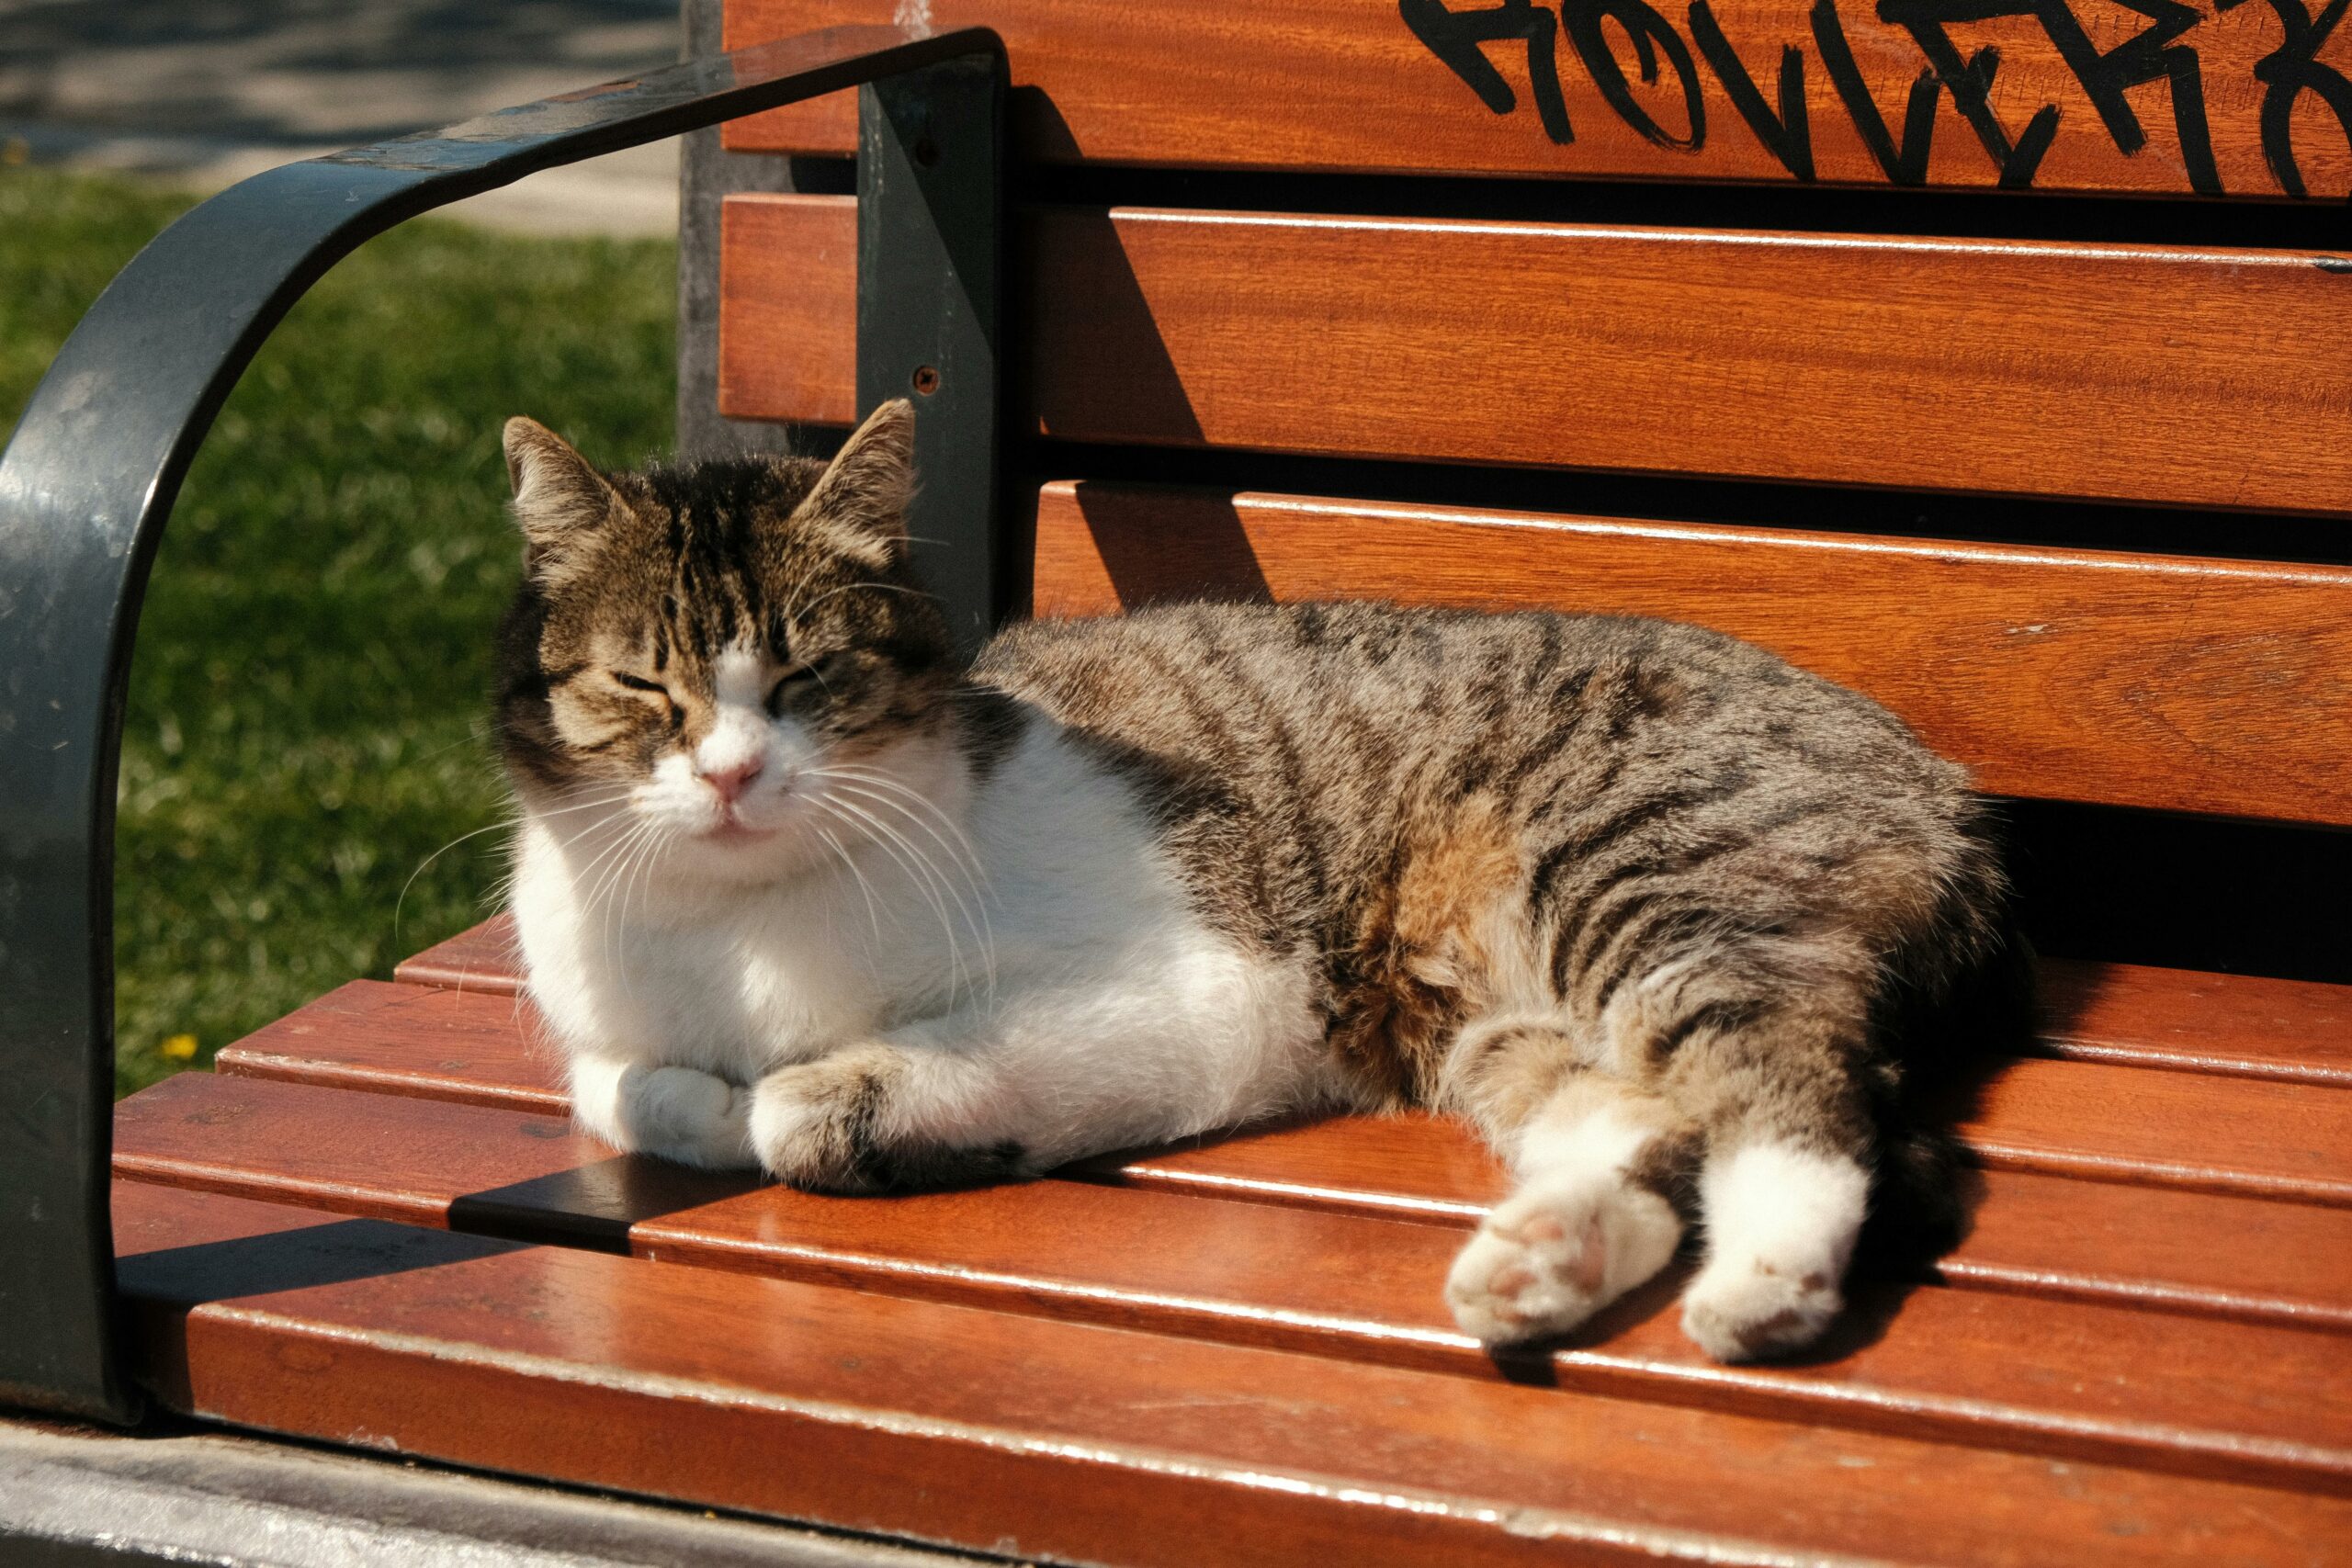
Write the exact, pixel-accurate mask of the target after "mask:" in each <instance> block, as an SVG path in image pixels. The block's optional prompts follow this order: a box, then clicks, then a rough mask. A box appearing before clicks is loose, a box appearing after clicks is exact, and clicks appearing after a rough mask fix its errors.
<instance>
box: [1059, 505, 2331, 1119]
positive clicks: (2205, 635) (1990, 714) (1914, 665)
mask: <svg viewBox="0 0 2352 1568" xmlns="http://www.w3.org/2000/svg"><path fill="white" fill-rule="evenodd" d="M1035 563H1036V564H1035V588H1034V600H1035V609H1036V613H1037V614H1039V615H1104V614H1111V613H1114V612H1116V611H1119V610H1121V609H1127V608H1132V607H1134V606H1136V605H1138V604H1147V603H1149V602H1150V601H1152V600H1155V599H1166V598H1184V597H1198V596H1201V595H1204V594H1207V595H1211V596H1216V597H1227V598H1256V599H1272V600H1275V601H1285V602H1286V601H1294V600H1305V599H1338V598H1392V599H1401V600H1407V601H1409V602H1413V603H1419V604H1455V605H1466V606H1471V607H1476V608H1482V609H1532V608H1544V609H1566V610H1579V611H1591V612H1599V613H1604V614H1611V615H1658V616H1663V617H1665V618H1667V619H1669V620H1682V621H1695V622H1697V623H1699V624H1700V625H1702V626H1712V627H1713V628H1714V629H1716V630H1718V631H1724V632H1729V633H1731V634H1733V635H1734V636H1736V637H1746V638H1747V639H1748V640H1749V641H1752V642H1756V643H1759V644H1761V645H1763V646H1764V647H1766V648H1769V649H1772V650H1773V651H1775V652H1777V653H1779V654H1781V655H1782V656H1783V657H1785V658H1787V659H1789V660H1792V661H1793V662H1795V663H1797V664H1799V665H1801V666H1803V667H1804V668H1805V669H1807V670H1811V671H1814V672H1815V673H1816V674H1819V675H1823V676H1826V677H1827V678H1829V679H1830V680H1833V681H1837V682H1840V683H1842V684H1845V685H1849V686H1852V687H1855V688H1856V689H1858V690H1860V691H1863V692H1866V693H1868V694H1871V696H1874V697H1876V698H1877V699H1878V700H1879V701H1881V702H1883V703H1884V704H1886V705H1888V706H1889V707H1891V708H1893V709H1894V711H1895V712H1896V713H1897V714H1899V715H1900V716H1902V717H1903V718H1904V719H1905V720H1906V721H1907V722H1908V723H1909V724H1910V725H1911V726H1912V728H1915V729H1917V731H1918V732H1919V734H1920V736H1921V738H1922V739H1925V740H1926V741H1927V742H1928V744H1929V745H1930V746H1932V747H1934V748H1935V749H1936V750H1939V751H1941V752H1943V753H1944V754H1946V755H1947V756H1951V757H1953V758H1955V759H1957V760H1958V761H1963V762H1966V763H1967V764H1968V765H1969V766H1970V767H1971V768H1973V770H1974V771H1975V773H1976V777H1977V782H1978V784H1979V785H1980V786H1981V787H1983V788H1985V789H1988V790H1992V791H1995V792H1997V793H2001V794H2007V795H2029V796H2039V797H2043V798H2057V799H2069V800H2088V801H2105V802H2112V803H2116V804H2120V805H2130V806H2142V807H2160V808H2166V809H2172V810H2182V811H2213V812H2225V813H2230V814H2233V815H2237V816H2246V817H2273V818H2298V819H2302V820H2309V821H2318V822H2333V823H2352V570H2346V569H2342V568H2327V567H2302V566H2279V565H2267V564H2258V563H2250V562H2241V561H2217V560H2205V559H2192V558H2177V557H2158V556H2144V555H2130V554H2125V553H2122V552H2106V551H2086V550H2058V549H2042V548H2032V547H2021V546H1995V545H1967V544H1958V543H1946V542H1937V541H1930V540H1913V539H1899V538H1884V537H1874V536H1864V535H1835V534H1809V533H1799V532H1795V531H1791V530H1785V529H1770V528H1737V527H1722V526H1703V525H1676V524H1651V523H1633V522H1622V521H1618V520H1614V519H1609V518H1594V517H1573V516H1556V515H1547V514H1539V513H1499V512H1491V511H1476V510H1471V509H1465V508H1453V507H1432V506H1402V505H1389V504H1381V503H1374V502H1344V501H1326V500H1317V499H1311V498H1304V497H1286V496H1274V495H1258V494H1248V493H1243V494H1234V493H1231V492H1228V491H1198V490H1168V489H1154V488H1147V487H1139V486H1125V485H1114V484H1099V483H1084V484H1074V483H1068V482H1063V483H1054V484H1048V485H1046V487H1045V489H1044V490H1043V491H1042V492H1041V493H1040V495H1039V497H1038V503H1037V525H1036V555H1035ZM2069 974H2071V975H2073V976H2075V977H2074V978H2073V979H2072V980H2070V981H2069V982H2067V985H2066V987H2064V989H2063V991H2062V993H2061V994H2062V995H2064V997H2065V998H2069V1000H2070V1003H2072V1002H2087V1001H2088V1000H2089V999H2090V998H2091V995H2092V993H2088V992H2086V991H2085V989H2084V987H2085V985H2086V984H2088V983H2089V980H2088V976H2087V972H2084V971H2070V972H2069ZM2203 984H2205V983H2203V982H2196V981H2188V982H2178V981H2175V982H2157V981H2154V980H2152V979H2149V978H2146V977H2142V978H2137V979H2130V980H2127V979H2124V978H2123V977H2121V976H2112V975H2110V976H2107V977H2105V978H2103V979H2101V980H2099V981H2098V987H2099V988H2100V990H2101V991H2111V992H2112V993H2113V994H2115V995H2116V996H2117V997H2119V998H2122V997H2136V996H2140V995H2141V994H2142V993H2143V992H2150V990H2151V987H2153V988H2154V991H2155V992H2161V997H2158V996H2157V995H2154V994H2150V995H2148V997H2147V998H2146V999H2145V1001H2144V1002H2143V1003H2123V1004H2122V1005H2124V1006H2126V1007H2127V1008H2133V1009H2136V1010H2131V1011H2128V1012H2127V1013H2126V1015H2125V1016H2127V1017H2129V1018H2130V1019H2131V1020H2133V1021H2134V1024H2135V1027H2138V1028H2142V1029H2144V1028H2146V1027H2148V1026H2150V1025H2152V1024H2154V1019H2155V1017H2156V1016H2158V1015H2159V1014H2160V1013H2162V1012H2164V1011H2166V1010H2171V1009H2173V1008H2174V1007H2176V1006H2177V1007H2178V1008H2179V1009H2180V1010H2181V1012H2180V1015H2179V1017H2178V1018H2177V1019H2176V1020H2175V1021H2174V1023H2173V1025H2172V1026H2171V1027H2172V1028H2173V1030H2174V1031H2176V1033H2174V1034H2172V1035H2170V1036H2168V1037H2169V1038H2172V1039H2173V1040H2174V1042H2175V1047H2176V1048H2177V1045H2178V1043H2179V1041H2178V1035H2177V1031H2182V1030H2187V1029H2191V1028H2195V1029H2199V1030H2201V1029H2204V1028H2206V1027H2207V1026H2208V1023H2207V1015H2208V1013H2209V1012H2210V1013H2211V1015H2212V1022H2214V1023H2217V1024H2222V1027H2223V1028H2225V1029H2226V1028H2228V1027H2229V1025H2228V1023H2227V1022H2225V1020H2236V1019H2239V1018H2242V1017H2243V1018H2248V1019H2250V1018H2251V1017H2252V1016H2254V1015H2253V1014H2249V1013H2248V1012H2247V1009H2248V1008H2249V1007H2252V1008H2254V1009H2255V1010H2256V1013H2258V1012H2259V1010H2260V1008H2261V1007H2263V1006H2270V1005H2276V1006H2283V1007H2285V1008H2286V1009H2287V1011H2286V1013H2285V1014H2284V1015H2283V1016H2284V1017H2285V1018H2287V1019H2291V1020H2294V1021H2296V1022H2295V1023H2294V1025H2293V1027H2295V1028H2296V1030H2297V1032H2298V1034H2299V1035H2300V1036H2301V1037H2305V1038H2309V1039H2311V1040H2312V1041H2314V1042H2325V1043H2327V1044H2328V1045H2329V1046H2330V1047H2332V1048H2333V1053H2332V1058H2331V1062H2332V1065H2331V1068H2330V1070H2331V1071H2334V1072H2336V1073H2345V1072H2352V1007H2347V1006H2346V1003H2345V1001H2344V999H2343V998H2342V997H2341V996H2335V997H2334V998H2332V1000H2329V1001H2326V1002H2322V1001H2321V1000H2320V999H2319V998H2318V997H2317V996H2315V995H2313V994H2312V993H2310V992H2305V993H2292V988H2291V987H2275V986H2273V984H2272V983H2270V982H2254V983H2252V984H2253V985H2254V986H2255V987H2256V988H2258V989H2261V990H2262V993H2263V998H2264V1000H2263V1001H2261V1002H2255V1001H2252V1000H2251V999H2247V1000H2237V1001H2233V1000H2231V999H2229V998H2231V997H2233V995H2234V994H2235V993H2234V992H2233V991H2232V990H2231V988H2230V987H2231V983H2230V982H2226V981H2220V982H2214V983H2213V984H2214V985H2218V986H2220V987H2221V989H2218V990H2216V989H2213V988H2212V987H2211V986H2207V987H2206V988H2205V989H2202V990H2200V989H2199V988H2198V987H2199V986H2200V985H2203ZM2316 989H2317V990H2318V991H2326V992H2332V991H2333V990H2334V988H2333V987H2318V988H2316ZM2290 994H2291V995H2290ZM2209 996H2210V997H2211V998H2212V1000H2213V1005H2212V1007H2211V1008H2210V1009H2208V1008H2207V1007H2205V1006H2204V1002H2205V999H2206V998H2208V997H2209ZM2314 1008H2320V1009H2322V1010H2321V1011H2316V1012H2315V1011H2314V1010H2313V1009H2314ZM2159 1027H2161V1026H2159ZM2092 1028H2093V1032H2109V1033H2111V1032H2113V1029H2112V1027H2111V1025H2109V1024H2104V1023H2094V1024H2093V1025H2092Z"/></svg>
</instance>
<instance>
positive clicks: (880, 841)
mask: <svg viewBox="0 0 2352 1568" xmlns="http://www.w3.org/2000/svg"><path fill="white" fill-rule="evenodd" d="M828 804H829V805H830V806H831V807H833V808H834V809H835V810H836V811H837V812H841V813H847V814H848V816H847V817H845V818H843V820H844V823H845V824H848V823H850V822H851V821H852V819H853V818H854V822H855V823H862V824H863V825H864V827H865V839H866V841H867V842H869V843H872V844H874V845H875V846H876V848H878V849H880V850H881V851H882V852H884V853H886V854H888V855H889V856H890V858H891V859H892V860H893V861H895V862H896V863H898V865H899V869H900V870H901V871H902V872H904V873H905V874H906V875H907V880H908V883H909V885H910V886H912V887H913V888H914V889H915V890H916V891H917V892H918V893H920V894H921V895H922V897H923V899H924V900H925V901H926V902H927V903H929V904H930V906H931V908H932V912H933V914H934V915H936V916H937V917H938V919H939V927H940V931H941V932H942V933H943V934H944V936H945V937H946V939H947V964H948V990H949V994H950V995H951V996H953V995H954V993H955V989H956V987H957V986H959V985H962V986H966V987H968V985H969V970H968V968H967V965H966V964H965V963H964V956H963V949H962V946H961V944H960V943H958V942H957V941H956V925H955V921H954V920H952V919H950V918H949V917H948V913H947V902H946V899H945V898H944V897H941V892H940V890H941V888H942V887H944V886H945V885H944V879H943V878H941V877H940V876H939V874H938V872H937V870H936V868H934V867H933V865H932V864H931V863H930V860H929V859H928V857H926V856H925V855H923V854H922V852H921V851H920V849H918V848H917V847H916V846H915V845H913V844H912V843H910V842H909V841H908V840H906V838H905V837H904V836H903V835H901V834H899V832H897V831H896V830H895V829H892V828H890V827H889V826H888V824H886V823H884V822H882V821H881V820H880V819H879V818H876V817H875V816H873V815H872V814H871V813H870V812H867V811H865V810H864V809H863V808H861V807H857V806H854V805H852V804H851V803H850V802H848V801H845V800H840V799H834V800H832V801H830V802H828ZM949 891H950V892H951V893H952V891H953V890H952V889H949ZM958 902H959V903H960V900H959V901H958Z"/></svg>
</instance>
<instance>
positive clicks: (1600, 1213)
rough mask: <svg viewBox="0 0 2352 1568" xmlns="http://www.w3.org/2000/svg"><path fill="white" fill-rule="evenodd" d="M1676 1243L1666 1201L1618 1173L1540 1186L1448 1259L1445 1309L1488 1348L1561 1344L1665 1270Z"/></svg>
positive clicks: (1514, 1199)
mask: <svg viewBox="0 0 2352 1568" xmlns="http://www.w3.org/2000/svg"><path fill="white" fill-rule="evenodd" d="M1681 1240H1682V1222H1681V1220H1680V1219H1679V1218H1678V1217H1677V1216H1676V1215H1675V1213H1674V1211H1673V1209H1672V1208H1671V1207H1669V1206H1668V1203H1667V1201H1665V1200H1664V1199H1663V1198H1660V1197H1659V1196H1658V1195H1657V1193H1655V1192H1652V1191H1650V1190H1647V1189H1646V1188H1642V1187H1637V1186H1635V1185H1634V1184H1633V1183H1631V1182H1628V1181H1627V1180H1625V1179H1624V1178H1623V1176H1622V1175H1620V1174H1618V1173H1616V1172H1614V1171H1609V1172H1584V1171H1579V1172H1574V1173H1566V1174H1562V1175H1558V1176H1554V1177H1552V1178H1550V1179H1544V1178H1538V1179H1536V1180H1534V1181H1532V1182H1531V1183H1530V1184H1529V1185H1527V1186H1526V1187H1524V1188H1521V1190H1519V1191H1517V1192H1514V1193H1512V1194H1511V1195H1510V1197H1509V1198H1508V1199H1506V1200H1504V1201H1502V1202H1501V1203H1500V1204H1498V1205H1497V1207H1496V1208H1495V1210H1494V1212H1493V1213H1490V1214H1488V1215H1487V1220H1486V1223H1485V1224H1482V1225H1480V1226H1479V1227H1478V1233H1477V1235H1474V1236H1472V1237H1471V1238H1470V1243H1469V1245H1468V1246H1466V1247H1464V1248H1463V1249H1462V1251H1461V1253H1460V1254H1459V1255H1458V1256H1457V1257H1456V1258H1454V1260H1453V1270H1452V1272H1451V1273H1450V1274H1449V1275H1448V1276H1447V1278H1446V1282H1445V1299H1446V1303H1447V1304H1448V1305H1449V1306H1451V1307H1452V1308H1453V1319H1454V1322H1455V1323H1457V1324H1459V1325H1461V1328H1462V1331H1463V1332H1464V1334H1468V1335H1471V1336H1473V1337H1476V1338H1477V1339H1479V1340H1480V1341H1482V1342H1483V1343H1485V1344H1487V1345H1490V1346H1491V1345H1512V1344H1518V1343H1521V1342H1522V1341H1526V1340H1531V1339H1541V1338H1545V1337H1550V1336H1552V1335H1555V1334H1565V1333H1566V1332H1567V1331H1568V1330H1570V1329H1572V1328H1575V1327H1577V1325H1580V1324H1582V1323H1583V1322H1584V1320H1585V1319H1587V1318H1588V1317H1590V1316H1591V1315H1592V1314H1594V1313H1596V1312H1598V1311H1600V1309H1601V1308H1602V1307H1604V1306H1607V1305H1608V1304H1609V1303H1611V1302H1612V1301H1615V1300H1616V1299H1617V1298H1618V1297H1619V1296H1621V1295H1623V1294H1624V1293H1625V1292H1627V1291H1630V1290H1632V1289H1633V1288H1634V1286H1635V1285H1638V1284H1640V1283H1641V1282H1642V1281H1643V1280H1647V1279H1648V1278H1649V1277H1650V1276H1651V1275H1653V1274H1656V1273H1657V1271H1658V1270H1659V1269H1663V1268H1665V1267H1666V1265H1667V1261H1668V1259H1669V1258H1672V1257H1673V1256H1674V1249H1675V1247H1678V1246H1679V1245H1680V1243H1681Z"/></svg>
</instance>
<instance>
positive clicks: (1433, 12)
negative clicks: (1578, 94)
mask: <svg viewBox="0 0 2352 1568" xmlns="http://www.w3.org/2000/svg"><path fill="white" fill-rule="evenodd" d="M1397 9H1398V11H1399V12H1400V13H1401V14H1402V15H1403V17H1404V18H1405V25H1406V26H1407V27H1408V28H1411V29H1412V30H1413V36H1414V37H1415V38H1417V39H1420V40H1421V42H1422V43H1423V44H1425V45H1426V46H1428V49H1429V51H1430V53H1431V54H1434V55H1436V56H1437V57H1438V58H1439V59H1440V60H1442V61H1444V62H1445V63H1446V65H1447V67H1448V68H1449V69H1450V70H1452V71H1453V73H1454V74H1455V75H1456V76H1459V77H1461V78H1462V80H1463V81H1464V83H1465V84H1466V85H1468V86H1469V88H1470V90H1471V91H1472V92H1474V93H1476V94H1477V95H1478V101H1479V102H1480V103H1482V104H1484V105H1486V106H1487V107H1488V108H1490V109H1492V110H1494V112H1495V113H1497V114H1509V113H1510V111H1511V110H1512V109H1513V108H1516V107H1518V105H1519V96H1518V95H1517V94H1515V93H1513V92H1512V91H1511V90H1510V83H1508V82H1506V81H1504V80H1503V77H1502V73H1501V72H1499V71H1498V70H1496V69H1495V68H1494V66H1493V65H1491V64H1490V63H1488V62H1487V57H1486V55H1485V54H1484V53H1483V52H1481V51H1480V50H1479V48H1478V46H1479V45H1480V44H1482V43H1504V42H1517V41H1519V40H1521V39H1524V40H1525V41H1526V44H1527V80H1528V90H1529V91H1530V92H1532V93H1533V94H1534V95H1535V118H1537V119H1538V120H1540V121H1541V122H1542V123H1543V126H1544V134H1545V135H1546V136H1549V137H1550V138H1551V139H1552V140H1553V141H1556V142H1558V143H1559V144H1560V145H1561V146H1563V147H1565V146H1566V145H1567V144H1568V143H1569V142H1571V141H1575V140H1576V139H1577V133H1576V131H1575V130H1573V129H1572V128H1571V127H1570V126H1569V124H1568V106H1567V104H1566V102H1565V101H1563V99H1562V98H1561V96H1560V67H1559V62H1558V61H1557V60H1556V59H1555V51H1556V48H1557V44H1558V39H1559V31H1560V28H1559V23H1558V20H1557V19H1556V18H1555V17H1553V15H1552V13H1551V12H1549V11H1546V10H1545V9H1544V8H1543V7H1542V6H1537V5H1535V4H1533V0H1503V3H1502V4H1501V5H1499V6H1493V7H1491V8H1489V9H1487V10H1484V11H1449V10H1447V9H1446V8H1445V6H1444V4H1443V3H1442V0H1397Z"/></svg>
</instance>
